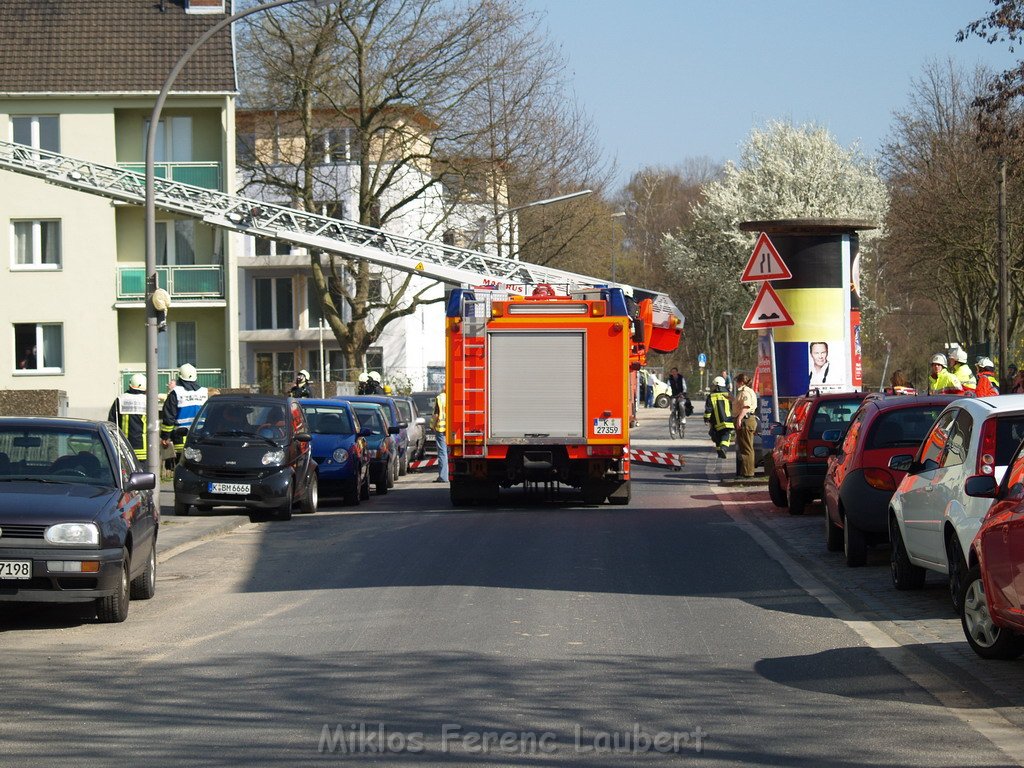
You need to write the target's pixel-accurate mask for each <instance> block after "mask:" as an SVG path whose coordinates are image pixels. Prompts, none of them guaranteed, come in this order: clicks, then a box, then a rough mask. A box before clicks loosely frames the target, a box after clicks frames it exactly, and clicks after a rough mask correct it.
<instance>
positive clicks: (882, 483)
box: [864, 467, 896, 491]
mask: <svg viewBox="0 0 1024 768" xmlns="http://www.w3.org/2000/svg"><path fill="white" fill-rule="evenodd" d="M864 480H865V481H867V484H868V485H870V486H871V487H872V488H877V489H878V490H880V491H895V490H896V478H894V477H893V476H892V475H891V474H890V473H889V470H887V469H882V468H881V467H867V468H865V470H864Z"/></svg>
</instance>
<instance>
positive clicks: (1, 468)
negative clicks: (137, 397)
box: [0, 418, 160, 622]
mask: <svg viewBox="0 0 1024 768" xmlns="http://www.w3.org/2000/svg"><path fill="white" fill-rule="evenodd" d="M155 487H156V477H155V476H154V475H153V474H152V473H149V472H143V471H142V470H141V468H140V467H139V465H138V463H137V461H136V459H135V454H134V452H133V451H132V449H131V446H129V445H128V442H127V441H126V440H125V439H124V436H123V435H122V434H121V433H120V432H119V431H118V429H117V428H116V427H115V426H114V425H113V424H110V423H108V422H100V421H86V420H84V419H65V418H47V419H44V418H0V602H45V603H88V602H91V603H94V604H95V606H96V617H97V619H99V621H101V622H121V621H124V620H125V619H126V618H127V617H128V606H129V600H131V599H136V600H148V599H149V598H151V597H152V596H153V594H154V593H155V592H156V540H157V533H158V531H159V528H160V515H159V511H158V510H157V509H156V507H155V506H154V504H153V493H152V489H153V488H155Z"/></svg>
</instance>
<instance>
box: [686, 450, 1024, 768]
mask: <svg viewBox="0 0 1024 768" xmlns="http://www.w3.org/2000/svg"><path fill="white" fill-rule="evenodd" d="M708 461H710V459H709V460H708ZM705 474H706V476H707V477H708V478H709V479H710V478H711V477H714V476H715V475H717V474H718V473H717V472H715V473H712V472H708V471H706V472H705ZM712 489H713V490H714V492H715V495H716V496H718V497H719V500H720V502H721V504H722V509H723V510H724V511H725V513H726V514H727V515H728V516H729V517H731V518H732V520H733V522H734V523H736V525H737V526H738V527H740V528H742V529H743V530H744V531H745V532H746V533H747V535H748V536H750V538H751V539H753V540H754V542H756V543H757V544H758V545H759V546H760V547H761V549H763V550H764V551H765V553H766V554H767V555H768V556H769V557H771V558H772V559H773V560H775V561H776V562H777V563H778V564H779V565H780V566H782V568H783V570H785V571H786V573H787V574H788V575H789V577H790V578H791V579H792V580H793V582H794V583H795V584H796V585H797V586H799V587H800V588H801V589H803V590H804V591H806V592H807V593H808V594H809V595H811V596H812V597H813V598H815V599H816V600H817V601H818V602H819V603H821V604H822V605H823V606H824V607H825V609H826V610H828V611H829V613H831V614H832V615H833V616H835V617H836V618H837V619H839V621H841V622H842V623H843V624H845V625H846V626H847V627H849V628H850V629H851V630H853V631H854V632H855V633H856V634H857V635H858V636H859V637H860V638H861V640H863V641H864V643H865V645H867V646H868V647H870V648H872V649H874V650H876V651H878V653H879V655H880V656H881V657H882V658H883V659H885V660H886V661H887V662H889V664H890V665H891V666H892V667H893V669H895V670H896V671H897V672H898V673H899V674H901V675H903V676H904V677H906V678H907V679H908V680H910V681H912V682H914V683H916V684H917V685H919V686H920V687H921V689H922V690H924V691H926V692H928V693H929V694H930V695H931V696H933V697H934V698H935V700H936V701H938V702H939V703H940V704H942V706H943V708H944V709H946V711H948V712H949V713H950V714H952V715H953V716H954V717H956V718H957V719H958V720H960V721H961V722H962V723H963V724H964V725H966V726H967V727H968V728H970V729H972V730H973V731H975V732H976V733H978V734H980V735H981V736H984V737H985V738H986V739H988V740H989V741H990V742H991V743H992V744H993V745H994V746H995V747H996V748H997V749H999V750H1000V751H1002V752H1003V753H1004V754H1006V755H1007V756H1008V757H1010V758H1011V759H1012V760H1013V761H1014V762H1015V764H1017V765H1024V734H1022V733H1021V730H1020V729H1019V728H1017V727H1016V726H1015V725H1013V724H1012V723H1011V722H1010V721H1009V720H1007V719H1006V718H1005V717H1003V716H1002V715H1001V714H1000V713H999V712H998V711H997V710H995V709H992V708H991V707H984V706H981V703H980V702H979V701H978V700H977V699H976V698H975V697H974V696H973V695H971V694H969V693H967V692H966V691H964V690H962V688H961V687H960V686H958V685H957V684H956V683H955V682H954V681H952V680H950V678H948V677H947V676H946V675H945V674H944V673H943V672H942V670H941V669H939V668H937V667H936V666H934V665H933V664H930V663H928V662H927V661H925V660H923V659H921V658H920V657H918V656H916V655H914V654H913V653H912V652H911V651H909V650H907V649H906V648H904V647H903V644H902V643H900V642H899V641H898V640H897V639H896V638H894V637H892V636H891V635H890V634H889V633H888V632H886V631H885V629H884V628H883V627H881V626H880V625H879V624H878V623H876V622H873V621H866V620H864V619H863V618H861V617H860V616H859V614H858V613H857V612H856V611H854V610H853V608H851V607H850V606H849V604H847V603H846V601H845V600H843V599H842V598H841V597H840V596H839V595H838V594H837V593H836V592H834V591H832V590H831V589H829V588H828V587H827V586H825V585H824V584H822V583H821V582H820V581H818V580H817V579H816V578H815V577H814V576H813V575H812V574H811V572H810V571H808V570H807V569H806V568H804V567H803V566H802V565H800V564H799V563H798V562H796V560H794V559H793V558H792V557H791V556H790V555H789V553H787V552H786V551H785V550H784V549H782V547H780V546H779V545H778V544H777V543H776V542H775V540H774V539H772V538H771V537H770V536H769V535H768V534H767V533H765V532H764V531H763V530H762V529H761V528H760V527H759V526H758V525H756V524H755V523H752V522H750V521H749V520H748V519H747V518H746V516H745V515H744V514H743V513H742V512H741V511H740V505H739V503H737V502H740V501H742V500H739V499H737V500H736V502H732V501H730V500H729V498H728V497H729V496H730V495H731V492H730V491H729V490H726V489H723V488H720V487H718V486H712ZM965 642H966V641H965Z"/></svg>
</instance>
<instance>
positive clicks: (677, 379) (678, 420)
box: [668, 367, 693, 437]
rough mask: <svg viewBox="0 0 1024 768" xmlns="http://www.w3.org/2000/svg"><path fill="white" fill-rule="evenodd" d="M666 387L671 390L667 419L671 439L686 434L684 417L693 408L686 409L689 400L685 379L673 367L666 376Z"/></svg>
mask: <svg viewBox="0 0 1024 768" xmlns="http://www.w3.org/2000/svg"><path fill="white" fill-rule="evenodd" d="M668 385H669V388H670V389H671V390H672V404H671V408H670V412H669V417H668V433H669V435H670V436H671V437H682V436H683V435H684V433H685V432H686V417H687V415H688V414H689V413H692V410H693V406H692V405H691V406H690V407H689V408H687V407H686V405H687V403H689V398H688V397H687V396H686V379H684V378H683V376H682V374H681V373H679V369H678V368H675V367H673V368H672V369H671V370H670V371H669V374H668Z"/></svg>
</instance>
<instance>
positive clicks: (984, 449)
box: [975, 419, 996, 475]
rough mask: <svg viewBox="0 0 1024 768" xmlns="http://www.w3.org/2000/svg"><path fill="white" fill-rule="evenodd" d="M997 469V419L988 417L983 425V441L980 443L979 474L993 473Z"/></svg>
mask: <svg viewBox="0 0 1024 768" xmlns="http://www.w3.org/2000/svg"><path fill="white" fill-rule="evenodd" d="M995 471H996V420H995V419H986V420H985V422H984V423H983V424H982V425H981V442H980V443H978V464H977V467H976V470H975V474H977V475H991V474H993V473H995Z"/></svg>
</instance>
